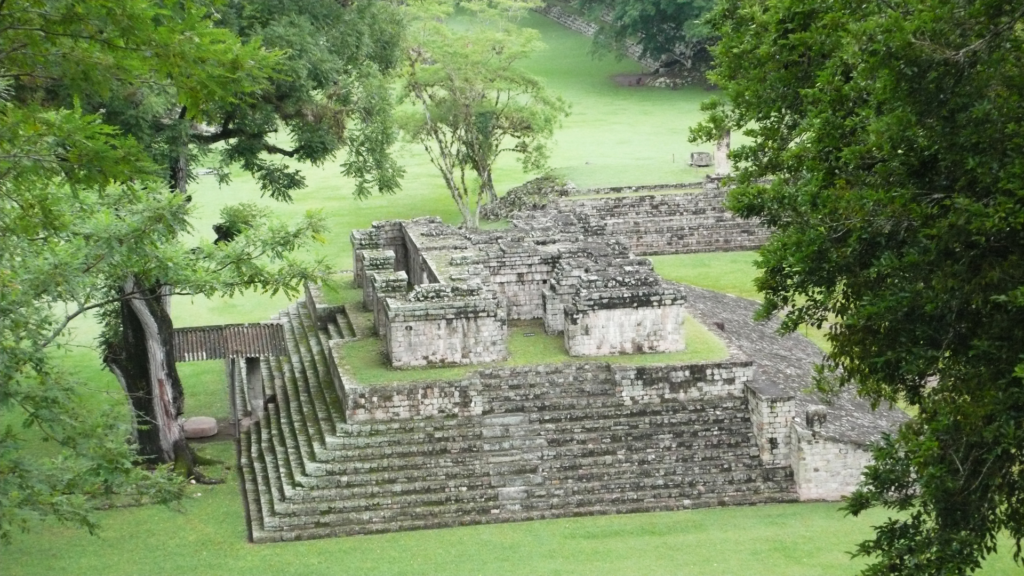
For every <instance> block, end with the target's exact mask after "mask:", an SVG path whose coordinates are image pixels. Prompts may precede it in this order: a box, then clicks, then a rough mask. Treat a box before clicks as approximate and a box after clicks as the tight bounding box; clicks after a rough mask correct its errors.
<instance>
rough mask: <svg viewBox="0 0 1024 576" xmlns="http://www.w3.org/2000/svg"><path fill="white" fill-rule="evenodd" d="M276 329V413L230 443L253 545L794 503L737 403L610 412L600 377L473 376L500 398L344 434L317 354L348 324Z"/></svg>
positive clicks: (271, 407)
mask: <svg viewBox="0 0 1024 576" xmlns="http://www.w3.org/2000/svg"><path fill="white" fill-rule="evenodd" d="M275 320H276V321H278V322H280V323H281V325H282V326H283V328H284V333H285V340H286V343H287V350H288V355H287V356H278V357H269V358H263V359H261V371H262V382H263V396H264V397H269V396H270V395H271V394H276V398H277V401H276V402H273V403H269V404H267V405H266V408H265V412H264V414H263V415H262V418H261V419H259V421H257V422H254V423H253V424H252V425H251V426H250V427H249V429H248V430H247V431H244V432H243V433H242V434H241V436H240V438H239V451H240V454H239V457H240V458H239V460H240V465H241V466H240V469H241V473H242V479H243V493H244V499H245V505H246V506H247V509H248V515H247V518H248V519H249V522H250V529H251V537H252V540H253V541H254V542H275V541H289V540H304V539H312V538H323V537H332V536H342V535H353V534H371V533H379V532H393V531H401V530H415V529H424V528H440V527H447V526H459V525H468V524H485V523H494V522H509V521H519V520H532V519H542V518H556V517H566V516H582V515H594V514H617V513H628V512H648V511H659V510H678V509H687V508H701V507H709V506H724V505H738V504H757V503H766V502H783V501H795V500H796V499H797V496H796V493H795V491H794V485H793V479H792V473H791V472H790V471H789V469H788V468H786V469H782V468H767V467H765V466H764V465H763V464H762V462H761V459H760V457H759V452H758V449H757V447H756V443H755V441H754V439H753V433H752V424H751V421H750V416H749V414H748V411H747V408H746V399H745V398H743V397H719V398H710V399H704V400H694V401H686V402H685V403H684V402H675V403H656V404H635V405H624V403H623V401H622V399H621V398H620V397H619V396H617V395H616V389H615V383H614V381H612V379H611V378H610V377H608V376H607V375H604V374H600V373H594V374H590V373H587V372H585V371H581V372H580V373H579V375H578V377H577V378H575V379H574V380H573V382H571V383H570V384H568V385H561V386H558V387H553V386H550V385H549V384H547V383H546V382H545V379H544V378H543V373H541V374H540V375H539V376H538V377H536V378H527V379H523V380H516V381H507V380H506V381H500V382H499V381H497V380H495V381H488V380H487V379H486V377H481V382H480V383H481V385H482V386H484V387H487V386H494V387H501V388H503V394H502V396H501V399H500V400H499V401H494V402H492V403H491V405H490V407H489V409H488V413H486V414H484V415H481V416H474V417H460V418H455V417H435V418H418V419H403V420H390V421H372V420H371V421H369V422H363V423H348V422H346V417H345V405H344V401H343V399H342V398H341V397H340V396H339V393H338V391H337V390H336V389H335V387H334V384H333V379H332V376H331V374H330V372H329V371H330V370H331V368H330V364H329V362H328V360H327V356H326V354H325V350H326V349H327V347H328V342H329V341H331V340H337V339H344V338H351V337H354V336H355V331H354V330H353V325H352V322H351V321H350V320H349V318H348V317H347V315H346V314H345V313H344V311H342V312H341V313H338V314H336V315H335V316H334V317H333V318H330V319H328V321H327V322H326V326H320V325H318V323H317V322H315V321H314V319H313V318H312V317H311V315H310V313H309V311H308V309H307V307H306V306H305V305H304V303H302V302H300V303H298V304H296V305H293V306H292V307H290V308H289V309H288V310H286V311H284V312H282V313H281V314H280V315H279V316H278V317H276V318H275ZM244 372H245V371H244V370H239V371H238V372H237V373H236V375H235V378H234V381H235V382H236V386H235V388H236V389H235V394H234V397H235V399H236V400H235V401H236V403H237V406H236V407H235V409H236V410H237V411H238V413H239V414H242V413H244V409H245V406H248V399H247V398H246V397H245V395H246V390H247V385H246V384H247V383H246V382H244V378H245V373H244ZM504 389H507V391H506V390H504ZM382 393H386V387H382Z"/></svg>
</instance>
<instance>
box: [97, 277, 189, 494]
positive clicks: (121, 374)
mask: <svg viewBox="0 0 1024 576" xmlns="http://www.w3.org/2000/svg"><path fill="white" fill-rule="evenodd" d="M122 295H124V298H123V299H122V300H121V342H120V343H119V344H120V346H117V347H115V348H113V349H110V350H108V351H107V354H106V355H105V356H104V361H105V362H106V363H107V365H108V366H110V369H111V372H113V373H114V375H115V376H117V378H118V380H119V381H120V382H121V386H122V387H123V388H124V389H125V391H127V393H128V397H129V399H130V401H131V404H132V409H133V411H134V413H135V414H134V415H135V421H136V423H137V432H136V433H137V437H138V447H139V455H140V456H141V457H142V458H144V459H146V460H148V461H151V462H157V463H173V464H174V467H175V469H176V470H177V471H178V472H180V473H181V474H183V475H186V476H193V475H194V474H195V461H194V458H193V455H192V451H191V450H189V448H188V444H187V443H186V441H185V432H184V430H183V429H182V422H181V420H182V415H183V414H184V412H185V398H184V393H183V390H182V387H181V379H180V378H179V377H178V370H177V368H176V367H175V364H174V339H173V331H174V326H173V324H172V323H171V317H170V315H169V314H168V313H167V309H166V308H165V307H164V303H163V300H164V299H165V296H164V295H163V292H162V289H161V287H156V288H145V287H143V286H141V285H140V284H139V282H138V281H137V280H136V279H135V278H134V277H132V278H129V279H128V280H127V281H125V283H124V286H123V288H122Z"/></svg>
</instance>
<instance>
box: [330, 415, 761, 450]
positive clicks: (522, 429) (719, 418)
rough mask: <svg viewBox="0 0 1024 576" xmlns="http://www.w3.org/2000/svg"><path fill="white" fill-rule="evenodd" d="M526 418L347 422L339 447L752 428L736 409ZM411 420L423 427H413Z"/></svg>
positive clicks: (748, 421) (339, 439)
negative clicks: (382, 425)
mask: <svg viewBox="0 0 1024 576" xmlns="http://www.w3.org/2000/svg"><path fill="white" fill-rule="evenodd" d="M525 418H526V420H527V421H526V422H525V423H524V424H520V425H505V426H500V425H499V426H494V425H490V426H489V425H486V424H484V423H483V422H482V421H481V420H479V419H477V418H464V419H459V420H452V419H443V420H442V419H432V420H429V421H428V420H419V421H411V422H407V423H408V424H410V425H409V426H404V427H394V428H391V429H389V430H388V431H387V432H382V431H380V430H375V431H372V432H371V433H366V432H365V431H364V433H360V431H359V429H358V426H349V427H348V428H347V429H346V430H344V431H343V432H347V434H345V435H342V436H339V438H338V441H337V443H336V444H335V446H338V447H339V448H344V449H350V448H357V449H361V448H370V447H388V446H397V445H407V444H419V443H425V442H453V441H454V442H461V441H469V440H473V439H479V438H484V437H487V438H498V437H503V436H517V435H519V436H521V435H527V434H533V433H543V434H545V435H547V436H555V435H564V434H583V433H588V432H594V433H596V432H601V431H617V430H628V429H640V428H656V427H663V426H673V427H675V426H702V427H706V428H708V429H710V430H714V429H715V427H716V426H732V425H736V424H741V425H744V426H747V427H748V428H749V429H750V430H752V429H753V427H752V425H751V424H750V419H749V416H748V415H747V414H746V413H745V412H743V413H740V412H738V411H704V410H698V411H683V412H675V413H673V412H667V411H664V412H660V413H655V414H653V415H639V416H629V415H628V414H626V415H619V414H616V413H615V412H614V411H611V410H606V411H603V412H601V413H595V414H593V415H592V417H590V418H583V417H580V416H579V414H576V413H573V414H571V415H570V414H565V415H564V417H559V416H558V415H555V414H551V413H544V414H542V415H537V414H531V415H529V416H525ZM413 423H418V424H419V425H416V426H414V425H412V424H413ZM456 424H457V425H456Z"/></svg>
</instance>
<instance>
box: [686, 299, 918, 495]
mask: <svg viewBox="0 0 1024 576" xmlns="http://www.w3.org/2000/svg"><path fill="white" fill-rule="evenodd" d="M679 286H680V287H681V289H682V291H683V293H684V294H685V295H686V297H687V310H688V311H689V313H690V314H691V315H692V316H693V317H694V318H696V319H697V320H699V321H700V322H701V323H702V324H704V325H705V326H714V325H715V324H716V323H719V324H720V325H721V326H722V327H723V328H724V329H723V330H720V331H718V334H717V335H718V336H719V337H720V338H722V339H723V340H725V341H726V343H727V344H728V345H729V346H730V347H731V348H735V349H738V350H741V351H742V352H743V354H744V355H746V356H747V357H748V358H750V360H752V361H753V362H754V364H755V365H756V367H757V376H756V378H755V379H754V381H753V382H752V383H751V384H750V386H749V390H748V392H747V397H748V399H747V402H748V405H749V406H750V409H751V420H752V422H753V424H754V434H755V437H756V438H757V443H758V447H759V449H760V451H761V456H762V461H763V462H764V463H765V464H766V465H769V466H785V467H786V468H790V467H791V468H792V470H793V472H794V474H795V477H796V478H797V489H798V493H799V494H800V497H801V499H803V500H835V499H838V498H839V497H841V496H845V495H847V494H849V493H850V492H852V491H853V488H854V487H855V485H856V483H857V481H858V480H859V478H860V476H861V473H862V471H863V468H864V465H866V464H867V463H868V462H869V461H870V453H869V450H868V446H869V444H870V443H871V442H873V441H875V440H877V439H878V438H879V437H880V436H881V435H882V434H883V433H884V432H891V431H894V430H896V429H897V428H898V427H899V426H900V425H901V424H902V423H903V422H905V421H906V420H907V415H906V414H905V413H904V412H903V411H901V410H899V409H898V408H894V407H884V406H883V407H880V408H879V409H878V410H872V409H871V406H870V405H869V404H868V403H867V402H866V401H864V400H862V399H860V398H858V397H857V396H856V393H855V392H854V391H853V390H852V389H845V390H843V391H842V392H841V393H840V394H839V395H838V396H836V397H835V398H831V399H829V400H828V401H826V400H825V399H823V398H821V397H819V396H818V395H817V394H812V393H808V392H807V389H808V388H809V387H810V384H811V379H812V376H813V374H814V365H815V364H816V363H818V362H820V361H821V360H822V355H823V353H822V351H821V349H819V348H818V347H817V346H815V345H814V344H813V343H812V342H810V341H809V340H807V339H806V338H804V337H803V336H802V335H799V334H789V335H786V336H784V337H783V336H779V335H778V333H777V330H778V326H779V322H778V320H771V321H767V322H756V321H754V320H753V316H754V312H755V311H756V310H757V307H758V303H757V302H754V301H751V300H746V299H744V298H738V297H736V296H730V295H728V294H721V293H718V292H713V291H710V290H704V289H702V288H697V287H694V286H688V285H685V284H681V285H679ZM755 400H756V401H755ZM808 414H810V415H811V416H812V418H811V420H812V421H813V422H815V423H816V428H815V429H813V430H809V429H808V428H809V427H808V426H806V425H805V424H806V421H807V420H808ZM787 422H788V426H787Z"/></svg>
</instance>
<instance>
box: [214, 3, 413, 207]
mask: <svg viewBox="0 0 1024 576" xmlns="http://www.w3.org/2000/svg"><path fill="white" fill-rule="evenodd" d="M219 14H220V16H221V21H220V23H221V25H223V26H224V27H226V28H228V29H230V30H232V31H233V32H235V33H237V34H238V36H239V37H240V38H242V39H243V40H246V41H259V42H261V43H262V45H263V46H264V47H266V48H268V49H272V50H275V51H277V52H278V53H279V54H281V58H280V61H279V66H278V67H277V69H276V71H275V74H274V76H273V77H272V79H271V82H270V85H269V86H268V87H267V89H266V90H264V91H263V92H262V93H260V94H259V95H258V96H255V97H254V98H252V99H251V100H249V101H247V102H243V103H239V104H236V105H233V106H225V107H223V108H222V110H220V111H219V114H218V115H217V116H216V117H215V118H212V119H211V120H210V123H211V124H212V125H213V126H214V127H215V129H214V131H213V132H212V133H209V134H204V135H197V136H196V137H195V139H196V140H197V141H198V143H200V144H203V145H210V144H214V143H218V142H224V143H225V146H224V148H223V149H222V150H221V153H220V159H221V170H220V178H221V182H222V183H226V182H228V181H229V180H230V178H229V174H230V172H229V171H228V167H229V166H231V165H232V164H238V165H240V166H241V167H242V168H243V169H244V170H245V171H246V172H248V173H250V174H253V175H254V176H255V177H256V180H257V182H259V184H260V189H261V190H262V192H263V193H264V194H269V195H270V196H271V197H273V198H275V199H278V200H284V201H291V199H292V193H293V192H294V191H295V190H299V189H301V188H303V187H305V185H306V182H305V178H304V176H303V175H302V172H301V171H299V170H297V169H296V168H295V167H294V166H291V165H289V164H287V163H285V162H283V161H272V160H271V159H269V158H267V155H268V154H269V155H278V156H283V157H287V158H294V159H296V160H298V161H300V162H302V163H308V164H312V165H313V166H320V165H322V164H323V163H325V162H327V161H329V160H332V159H333V158H334V157H335V156H336V155H337V153H338V152H339V151H340V150H341V149H342V148H344V149H345V150H346V153H347V158H346V159H345V161H344V162H343V163H342V172H343V174H344V175H346V176H348V177H351V178H353V179H354V180H355V182H356V187H355V190H354V192H355V195H356V196H357V197H365V196H368V195H370V194H372V193H373V192H374V191H376V192H381V193H392V192H395V191H397V190H398V188H399V178H400V177H401V175H402V169H401V167H400V166H399V165H398V164H397V162H396V161H395V159H394V158H393V157H392V156H391V153H390V148H391V147H392V145H393V144H394V143H395V138H396V134H397V133H396V128H395V125H394V121H393V118H392V108H393V103H394V102H393V98H392V95H391V85H390V82H391V79H392V74H393V73H394V72H395V70H396V69H397V67H398V65H399V47H400V45H401V40H402V30H403V22H402V18H401V15H400V13H399V11H398V9H397V8H396V7H395V5H394V4H392V3H390V2H365V1H359V2H338V1H337V0H288V1H284V0H245V1H242V0H231V1H229V2H227V3H226V6H225V7H224V10H222V11H221V12H220V13H219ZM281 128H283V129H284V130H285V131H286V132H287V140H288V141H290V145H289V146H288V147H283V146H282V145H281V140H282V139H281V138H280V137H278V136H277V132H278V130H279V129H281Z"/></svg>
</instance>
